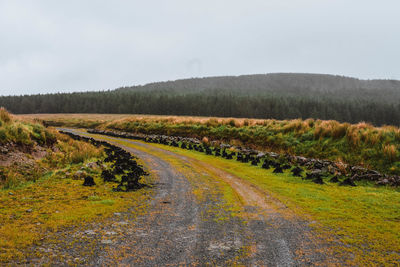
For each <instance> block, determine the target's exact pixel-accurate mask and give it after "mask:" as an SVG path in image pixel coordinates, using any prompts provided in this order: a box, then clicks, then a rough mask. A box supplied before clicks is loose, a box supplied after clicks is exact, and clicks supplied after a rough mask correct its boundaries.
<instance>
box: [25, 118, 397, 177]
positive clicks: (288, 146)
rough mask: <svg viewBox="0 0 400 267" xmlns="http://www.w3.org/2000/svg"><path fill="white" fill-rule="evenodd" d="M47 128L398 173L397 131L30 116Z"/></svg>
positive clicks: (292, 123) (300, 123) (295, 123)
mask: <svg viewBox="0 0 400 267" xmlns="http://www.w3.org/2000/svg"><path fill="white" fill-rule="evenodd" d="M29 117H34V118H36V117H37V118H39V119H41V120H44V121H46V122H48V123H50V124H52V125H57V126H69V127H83V128H99V129H108V130H119V131H127V132H133V133H143V134H165V135H175V136H184V137H196V138H199V139H202V138H203V137H207V138H208V139H209V140H219V141H223V142H226V143H230V144H233V145H245V146H248V147H252V148H257V149H260V150H270V151H276V152H287V153H291V154H295V155H302V156H306V157H312V158H320V159H327V160H332V161H339V162H344V163H348V164H352V165H361V166H364V167H367V168H371V169H376V170H378V171H381V172H383V173H388V174H400V152H399V149H400V129H399V128H397V127H394V126H384V127H374V126H372V125H369V124H367V123H359V124H348V123H339V122H337V121H322V120H313V119H308V120H300V119H298V120H286V121H278V120H251V119H235V118H203V117H177V116H142V115H131V116H129V115H114V116H113V115H105V116H102V115H99V114H93V115H90V114H86V115H79V114H76V115H68V114H65V115H56V114H55V115H51V114H49V115H30V116H29Z"/></svg>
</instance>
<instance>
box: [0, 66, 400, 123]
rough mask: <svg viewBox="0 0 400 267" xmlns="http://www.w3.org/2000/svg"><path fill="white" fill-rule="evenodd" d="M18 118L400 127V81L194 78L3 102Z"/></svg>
mask: <svg viewBox="0 0 400 267" xmlns="http://www.w3.org/2000/svg"><path fill="white" fill-rule="evenodd" d="M0 106H4V107H6V108H7V109H8V110H10V111H12V112H14V113H18V114H21V113H135V114H157V115H191V116H220V117H249V118H274V119H292V118H303V119H305V118H310V117H312V118H319V119H335V120H338V121H342V122H343V121H347V122H352V123H355V122H359V121H367V122H371V123H373V124H375V125H382V124H392V125H399V124H400V81H396V80H359V79H355V78H348V77H343V76H333V75H321V74H293V73H291V74H289V73H277V74H265V75H264V74H261V75H243V76H227V77H209V78H193V79H184V80H177V81H168V82H158V83H151V84H147V85H143V86H133V87H124V88H119V89H116V90H112V91H102V92H85V93H70V94H47V95H32V96H6V97H0Z"/></svg>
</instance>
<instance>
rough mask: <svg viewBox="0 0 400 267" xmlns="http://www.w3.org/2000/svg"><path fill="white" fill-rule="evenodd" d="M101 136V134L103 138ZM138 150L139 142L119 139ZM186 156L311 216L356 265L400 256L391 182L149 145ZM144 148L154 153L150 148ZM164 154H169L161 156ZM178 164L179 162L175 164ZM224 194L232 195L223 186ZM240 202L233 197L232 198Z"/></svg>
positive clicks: (396, 198) (397, 201)
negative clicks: (362, 181) (353, 181)
mask: <svg viewBox="0 0 400 267" xmlns="http://www.w3.org/2000/svg"><path fill="white" fill-rule="evenodd" d="M102 138H104V137H102ZM119 143H121V144H124V145H126V146H132V147H134V148H136V149H139V150H144V148H143V147H141V146H138V145H132V144H130V143H128V142H123V141H121V142H119ZM150 145H151V146H155V147H159V148H162V149H165V150H168V151H172V152H175V153H178V154H181V155H184V156H187V157H190V158H194V159H197V160H201V161H203V162H206V163H207V164H210V165H212V166H215V167H217V168H221V169H223V170H225V171H227V172H230V173H232V174H234V175H236V176H238V177H240V178H242V179H244V180H246V181H248V182H250V183H252V184H253V185H255V186H256V187H257V188H259V189H261V190H263V191H264V192H265V193H266V194H269V195H272V196H273V197H274V198H276V199H278V200H280V201H281V202H282V203H284V204H285V205H287V206H288V207H289V208H290V210H292V211H293V212H294V213H295V214H297V215H299V216H302V217H304V218H306V219H308V220H310V221H316V222H317V223H315V224H313V227H315V229H316V230H317V231H318V232H320V233H321V234H322V235H326V236H327V237H328V236H330V234H334V235H335V236H336V237H338V238H339V239H340V241H341V242H343V244H344V246H340V247H338V249H339V250H341V251H342V252H350V253H352V254H354V262H351V263H349V264H355V265H357V264H358V265H396V264H399V261H400V254H399V251H400V193H399V192H398V190H396V189H394V188H390V187H374V186H371V185H368V184H366V185H362V186H358V187H343V186H338V185H336V184H330V183H328V184H326V185H316V184H314V183H312V182H309V181H303V180H301V179H300V178H298V177H292V176H291V175H290V174H288V173H284V174H273V173H272V171H271V170H264V169H261V168H260V167H255V166H250V165H247V164H243V163H238V162H236V161H230V160H226V159H222V158H218V157H214V156H207V155H204V154H202V153H198V152H194V151H187V150H183V149H180V148H174V147H169V146H164V145H158V144H150ZM146 151H147V152H150V153H152V154H157V155H158V156H160V155H161V154H162V153H159V152H156V151H154V150H151V149H146ZM163 158H166V159H167V158H169V157H168V156H165V155H164V156H163ZM176 164H179V163H176ZM226 194H227V198H229V196H230V195H233V194H232V192H228V190H227V191H226ZM235 201H238V200H237V199H233V200H232V202H235Z"/></svg>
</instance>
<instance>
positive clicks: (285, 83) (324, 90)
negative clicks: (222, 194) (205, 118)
mask: <svg viewBox="0 0 400 267" xmlns="http://www.w3.org/2000/svg"><path fill="white" fill-rule="evenodd" d="M117 91H124V92H128V91H132V92H149V91H153V92H158V93H165V92H168V93H174V94H191V93H207V94H209V93H211V92H213V93H214V94H227V93H228V94H229V93H234V94H236V95H246V96H247V95H248V96H254V95H257V96H260V95H271V94H276V95H295V96H297V95H315V93H321V94H322V95H328V96H329V97H331V96H334V97H338V98H343V97H344V96H343V94H346V95H348V96H351V97H352V98H356V99H359V98H363V97H366V95H365V94H367V97H373V96H375V97H378V98H382V97H384V98H385V99H386V100H387V101H393V102H394V99H393V96H395V98H396V100H397V99H399V98H400V81H397V80H360V79H356V78H350V77H344V76H335V75H327V74H302V73H273V74H256V75H242V76H221V77H206V78H192V79H183V80H176V81H167V82H157V83H149V84H146V85H143V86H132V87H123V88H119V89H117ZM339 92H340V94H338V93H339ZM383 92H384V94H382V93H383Z"/></svg>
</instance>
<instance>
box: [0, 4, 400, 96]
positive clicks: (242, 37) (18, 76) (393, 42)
mask: <svg viewBox="0 0 400 267" xmlns="http://www.w3.org/2000/svg"><path fill="white" fill-rule="evenodd" d="M399 63H400V1H399V0H379V1H378V0H285V1H284V0H247V1H245V0H242V1H235V0H201V1H194V0H158V1H151V0H146V1H133V0H131V1H128V0H126V1H116V0H113V1H99V0H93V1H89V0H86V1H83V0H79V1H72V0H68V1H54V0H49V1H40V0H36V1H22V0H10V1H8V0H0V95H10V94H13V95H14V94H36V93H46V92H70V91H87V90H105V89H114V88H117V87H121V86H129V85H136V84H144V83H148V82H153V81H162V80H174V79H179V78H188V77H204V76H219V75H241V74H255V73H270V72H311V73H329V74H340V75H346V76H354V77H358V78H367V79H368V78H391V79H400V64H399Z"/></svg>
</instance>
